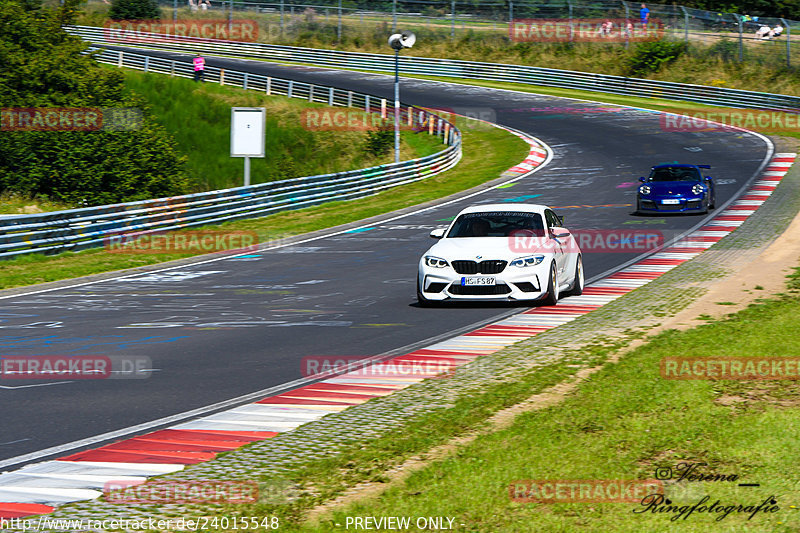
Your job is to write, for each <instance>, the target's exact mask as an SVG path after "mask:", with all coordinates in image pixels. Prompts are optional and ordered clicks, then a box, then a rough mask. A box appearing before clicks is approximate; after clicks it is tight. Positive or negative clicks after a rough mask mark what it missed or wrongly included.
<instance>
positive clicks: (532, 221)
mask: <svg viewBox="0 0 800 533" xmlns="http://www.w3.org/2000/svg"><path fill="white" fill-rule="evenodd" d="M514 235H526V236H530V237H544V236H545V231H544V224H543V223H542V216H541V215H540V214H539V213H525V212H514V211H508V212H506V211H494V212H484V213H466V214H463V215H461V216H460V217H458V218H457V219H456V221H455V223H454V224H453V228H452V229H451V230H450V232H449V233H448V234H447V237H448V238H453V237H510V236H514Z"/></svg>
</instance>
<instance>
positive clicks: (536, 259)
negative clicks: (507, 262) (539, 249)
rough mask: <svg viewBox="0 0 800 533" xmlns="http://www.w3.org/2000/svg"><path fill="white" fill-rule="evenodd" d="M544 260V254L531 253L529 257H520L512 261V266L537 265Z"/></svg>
mask: <svg viewBox="0 0 800 533" xmlns="http://www.w3.org/2000/svg"><path fill="white" fill-rule="evenodd" d="M542 261H544V256H543V255H531V256H529V257H520V258H518V259H514V260H513V261H511V266H515V267H520V268H522V267H529V266H536V265H538V264H539V263H541V262H542Z"/></svg>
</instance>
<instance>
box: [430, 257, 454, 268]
mask: <svg viewBox="0 0 800 533" xmlns="http://www.w3.org/2000/svg"><path fill="white" fill-rule="evenodd" d="M448 264H449V263H448V262H447V261H445V260H444V259H440V258H438V257H434V256H432V255H426V256H425V265H427V266H429V267H433V268H444V267H446V266H448Z"/></svg>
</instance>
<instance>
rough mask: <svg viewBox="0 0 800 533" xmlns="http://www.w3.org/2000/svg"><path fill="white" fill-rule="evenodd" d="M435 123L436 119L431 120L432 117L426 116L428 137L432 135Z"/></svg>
mask: <svg viewBox="0 0 800 533" xmlns="http://www.w3.org/2000/svg"><path fill="white" fill-rule="evenodd" d="M435 123H436V119H435V118H433V116H431V115H428V135H433V128H434V124H435Z"/></svg>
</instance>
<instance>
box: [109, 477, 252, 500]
mask: <svg viewBox="0 0 800 533" xmlns="http://www.w3.org/2000/svg"><path fill="white" fill-rule="evenodd" d="M103 496H104V497H105V499H106V501H108V502H110V503H149V504H166V503H204V504H229V503H255V502H257V501H258V484H257V483H256V482H254V481H157V482H146V483H140V482H137V481H108V482H106V484H105V485H104V487H103Z"/></svg>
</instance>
